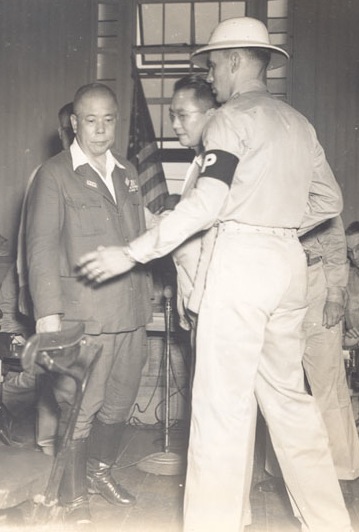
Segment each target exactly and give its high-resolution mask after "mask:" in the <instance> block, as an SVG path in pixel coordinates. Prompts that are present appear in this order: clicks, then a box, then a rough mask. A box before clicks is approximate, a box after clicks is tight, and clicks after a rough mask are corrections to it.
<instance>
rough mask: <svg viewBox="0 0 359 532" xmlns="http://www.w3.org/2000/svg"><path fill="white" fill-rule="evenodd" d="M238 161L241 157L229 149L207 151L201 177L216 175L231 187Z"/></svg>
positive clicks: (216, 177)
mask: <svg viewBox="0 0 359 532" xmlns="http://www.w3.org/2000/svg"><path fill="white" fill-rule="evenodd" d="M238 161H239V158H238V157H236V156H235V155H233V153H229V152H228V151H223V150H209V151H206V153H205V154H204V159H203V164H202V168H201V173H200V175H199V177H214V179H218V180H219V181H223V183H226V184H227V185H228V186H229V187H230V186H231V184H232V181H233V177H234V172H235V171H236V168H237V164H238Z"/></svg>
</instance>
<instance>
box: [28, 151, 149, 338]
mask: <svg viewBox="0 0 359 532" xmlns="http://www.w3.org/2000/svg"><path fill="white" fill-rule="evenodd" d="M115 158H116V160H117V161H118V162H119V163H120V164H121V165H123V167H124V168H123V169H122V168H120V167H118V166H117V165H116V166H115V169H114V170H113V173H112V178H113V183H114V189H115V193H116V199H117V202H115V201H114V199H113V197H112V195H111V193H110V192H109V190H108V189H107V187H106V185H105V184H104V183H103V181H102V180H101V178H100V176H99V175H98V174H97V173H96V172H95V171H94V170H93V169H92V168H91V166H90V165H88V164H84V165H81V166H79V167H78V168H76V170H75V171H74V170H73V165H72V158H71V153H70V151H69V150H66V151H64V152H61V153H60V154H58V155H56V156H55V157H53V158H51V159H49V160H48V161H47V162H46V163H44V164H43V165H42V167H41V168H40V169H39V170H38V172H37V175H36V176H35V179H34V181H33V184H32V186H31V189H30V191H29V197H28V212H27V223H26V252H27V264H28V269H29V285H30V293H31V297H32V300H33V304H34V316H35V319H38V318H40V317H43V316H48V315H51V314H61V315H62V317H63V321H64V322H72V321H82V322H84V323H85V327H86V329H85V330H86V332H87V333H88V334H100V333H102V332H105V333H116V332H122V331H131V330H134V329H136V328H137V327H139V326H142V325H145V324H146V323H147V322H148V321H149V320H150V319H151V302H150V290H151V278H150V275H149V274H148V273H147V272H146V270H145V269H144V267H143V266H141V265H138V266H137V267H136V268H134V269H133V270H132V271H131V272H128V273H126V274H124V275H121V276H118V277H115V278H113V279H111V280H109V281H107V282H106V283H103V284H101V285H98V286H94V285H90V284H89V283H86V281H85V280H84V279H80V278H79V277H78V276H77V271H76V263H77V261H78V259H79V258H80V257H81V255H83V254H84V253H87V252H89V251H93V250H95V249H96V248H97V247H98V246H124V245H126V244H128V242H130V241H131V240H133V239H134V238H136V237H138V236H139V235H140V234H141V233H143V232H144V230H145V220H144V212H143V204H142V198H141V195H140V190H139V186H138V180H137V173H136V171H135V169H134V167H133V166H132V165H131V164H130V163H129V162H128V161H126V160H124V159H122V158H121V157H118V156H115Z"/></svg>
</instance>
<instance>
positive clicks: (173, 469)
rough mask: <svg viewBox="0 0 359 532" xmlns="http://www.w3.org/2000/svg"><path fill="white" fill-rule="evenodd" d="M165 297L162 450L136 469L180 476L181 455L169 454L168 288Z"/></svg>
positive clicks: (181, 470) (169, 303)
mask: <svg viewBox="0 0 359 532" xmlns="http://www.w3.org/2000/svg"><path fill="white" fill-rule="evenodd" d="M163 295H164V297H165V307H164V318H165V430H164V435H165V439H164V450H163V451H162V452H158V453H153V454H150V455H149V456H147V457H146V458H144V459H143V460H141V462H139V463H138V464H137V467H138V469H140V470H141V471H145V472H147V473H153V474H155V475H180V474H182V473H183V472H184V461H183V458H182V456H181V455H179V454H177V453H173V452H170V371H171V345H170V344H171V325H172V297H173V292H172V288H171V287H170V286H166V287H165V289H164V291H163Z"/></svg>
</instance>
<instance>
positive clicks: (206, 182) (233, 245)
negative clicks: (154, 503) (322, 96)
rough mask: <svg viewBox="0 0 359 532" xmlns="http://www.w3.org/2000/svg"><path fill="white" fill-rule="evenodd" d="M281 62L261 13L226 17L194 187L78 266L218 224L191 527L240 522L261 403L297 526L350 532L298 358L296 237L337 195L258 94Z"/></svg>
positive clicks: (311, 153) (143, 250) (205, 301)
mask: <svg viewBox="0 0 359 532" xmlns="http://www.w3.org/2000/svg"><path fill="white" fill-rule="evenodd" d="M287 58H288V54H287V53H286V52H285V51H284V50H282V49H281V48H279V47H277V46H274V45H272V44H271V43H270V40H269V35H268V31H267V29H266V27H265V26H264V25H263V24H262V23H261V22H260V21H258V20H255V19H252V18H248V17H241V18H235V19H229V20H226V21H224V22H221V23H220V24H219V25H218V26H217V27H216V28H215V30H214V32H213V33H212V35H211V37H210V40H209V44H208V45H207V46H204V47H202V48H200V49H199V50H197V51H196V52H195V53H194V54H193V61H194V63H199V64H201V65H202V66H206V67H208V69H209V71H208V75H207V81H209V82H210V83H211V84H212V89H213V91H214V93H215V94H216V98H217V101H218V102H219V103H221V104H223V105H222V106H221V108H220V109H218V110H217V111H216V113H215V114H214V116H213V117H212V118H211V119H210V120H209V122H208V124H207V126H206V128H205V130H204V134H203V145H204V148H205V155H204V162H203V165H202V169H201V173H200V177H199V179H198V183H197V187H196V188H195V189H194V190H193V192H192V194H191V195H190V196H189V197H187V198H186V200H183V201H181V202H180V203H179V204H178V205H177V206H176V208H175V210H174V211H173V212H172V213H171V214H169V215H168V216H167V217H166V218H165V219H164V220H163V221H161V223H160V224H158V226H157V227H156V228H154V229H152V230H151V231H148V232H146V233H145V234H144V235H142V236H141V237H139V238H137V239H136V240H134V241H132V242H131V243H130V245H129V246H126V247H124V248H107V249H104V250H99V251H96V252H93V253H89V254H87V255H85V256H84V257H82V259H81V260H80V269H81V273H82V274H84V275H87V277H88V278H89V279H93V280H95V281H96V282H99V283H101V282H102V281H104V280H106V279H108V278H109V277H111V276H113V275H118V274H121V273H123V272H126V271H128V270H129V269H130V268H132V267H133V266H134V265H135V264H136V263H138V262H139V263H145V262H147V261H149V260H151V259H154V258H156V257H159V256H162V255H164V254H166V253H168V252H169V251H171V250H172V249H174V248H175V247H176V246H178V245H179V244H180V243H181V242H182V241H183V240H185V239H186V238H188V237H189V236H190V235H191V234H194V233H196V232H198V231H199V230H202V229H205V228H208V227H210V226H212V225H213V224H217V226H218V234H217V239H216V242H215V247H214V250H213V253H212V258H211V262H210V264H209V268H208V273H207V279H206V284H205V289H204V293H203V297H202V301H201V306H200V309H199V317H198V330H197V360H196V370H195V376H194V383H193V392H192V420H191V432H190V441H189V451H188V469H187V479H186V490H185V506H184V529H185V531H186V532H212V531H216V532H217V531H218V530H223V531H225V532H238V531H242V530H243V529H244V526H245V525H246V524H248V522H249V517H250V516H248V515H246V514H245V509H246V500H247V497H248V490H249V487H250V475H251V465H252V459H253V448H254V429H255V416H256V410H257V404H259V406H260V408H261V410H262V412H263V414H264V416H265V419H266V422H267V424H268V427H269V431H270V434H271V438H272V442H273V445H274V448H275V452H276V454H277V458H278V460H279V463H280V466H281V469H282V472H283V477H284V480H285V482H286V485H287V486H288V490H289V492H290V494H291V500H292V504H293V509H294V513H295V515H296V516H297V517H298V518H299V519H300V521H301V523H302V528H303V530H310V531H311V532H314V531H315V532H324V531H325V532H328V531H331V532H338V531H339V530H340V531H341V532H344V531H346V532H349V531H350V530H351V525H350V519H349V516H348V513H347V510H346V508H345V504H344V500H343V497H342V494H341V491H340V487H339V483H338V480H337V476H336V473H335V469H334V465H333V460H332V457H331V454H330V451H329V446H328V437H327V434H326V431H325V428H324V425H323V421H322V418H321V415H320V412H319V410H318V407H317V405H316V403H315V401H314V399H313V398H312V397H311V396H310V395H308V393H307V392H306V391H305V386H304V378H303V369H302V364H301V361H302V356H303V348H304V346H303V341H302V322H303V318H304V315H305V312H306V285H307V278H306V269H307V265H306V258H305V254H304V251H303V248H302V246H301V244H300V242H299V239H298V235H300V234H302V233H305V232H306V231H308V230H310V229H312V228H313V227H315V226H317V225H319V224H320V223H321V222H323V221H324V220H326V219H330V218H333V217H334V216H337V215H338V214H339V213H340V212H341V209H342V197H341V193H340V189H339V186H338V184H337V182H336V181H335V178H334V176H333V174H332V172H331V170H330V168H329V165H328V163H327V161H326V158H325V155H324V152H323V149H322V147H321V146H320V144H319V142H318V139H317V137H316V134H315V131H314V129H313V127H312V126H311V125H310V124H309V122H308V121H307V120H306V118H305V117H304V116H302V115H301V114H300V113H298V112H297V111H296V110H294V109H293V108H292V107H290V106H289V105H287V104H286V103H284V102H282V101H279V100H277V99H275V98H274V97H273V96H272V95H271V94H270V93H269V92H268V90H267V88H266V85H265V77H266V71H267V69H268V68H275V67H277V66H279V65H280V64H283V63H284V62H285V61H286V60H287Z"/></svg>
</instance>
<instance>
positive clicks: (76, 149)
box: [70, 138, 125, 171]
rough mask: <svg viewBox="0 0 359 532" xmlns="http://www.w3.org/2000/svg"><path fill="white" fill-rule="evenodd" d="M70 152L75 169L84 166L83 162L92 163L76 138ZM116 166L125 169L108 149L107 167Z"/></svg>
mask: <svg viewBox="0 0 359 532" xmlns="http://www.w3.org/2000/svg"><path fill="white" fill-rule="evenodd" d="M70 153H71V158H72V168H73V170H74V171H75V170H76V169H77V168H78V167H79V166H82V165H83V164H89V165H90V166H92V165H91V163H90V161H89V159H88V157H87V155H85V153H84V152H83V151H82V149H81V148H80V146H79V143H78V142H77V139H76V138H75V139H74V141H73V143H72V144H71V146H70ZM115 165H116V166H118V167H119V168H122V169H124V168H125V167H124V166H123V165H122V164H121V163H119V162H118V161H117V159H115V157H114V156H113V155H112V153H111V151H110V150H107V151H106V168H107V169H108V168H110V167H112V169H113V168H114V167H115Z"/></svg>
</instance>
